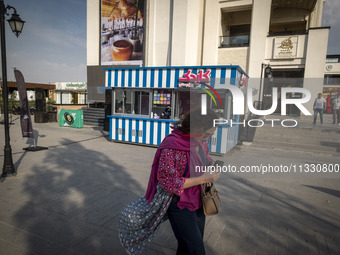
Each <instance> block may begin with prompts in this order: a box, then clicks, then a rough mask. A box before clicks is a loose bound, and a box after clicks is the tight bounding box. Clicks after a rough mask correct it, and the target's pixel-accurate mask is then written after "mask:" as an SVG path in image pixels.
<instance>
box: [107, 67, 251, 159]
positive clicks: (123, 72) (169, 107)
mask: <svg viewBox="0 0 340 255" xmlns="http://www.w3.org/2000/svg"><path fill="white" fill-rule="evenodd" d="M104 70H105V76H106V77H105V87H106V89H110V90H111V97H112V106H111V107H112V109H111V112H112V114H111V115H108V116H106V117H108V118H109V119H110V139H111V140H113V141H121V142H129V143H138V144H145V145H154V146H158V145H159V144H160V143H161V142H162V140H163V139H164V137H165V136H167V135H168V134H169V133H170V132H171V129H170V126H171V125H173V124H174V123H176V122H177V121H178V120H179V118H180V117H181V115H182V114H185V113H186V112H187V111H189V109H190V107H192V103H193V101H195V103H196V104H197V102H198V101H197V100H192V99H193V96H194V95H193V94H192V93H191V91H192V89H190V88H188V87H190V86H192V85H193V84H194V85H195V87H199V88H202V89H201V90H199V93H200V94H209V95H210V97H205V98H206V99H205V100H206V102H207V107H210V108H212V109H213V110H214V111H215V112H216V113H217V114H218V115H219V117H220V118H222V119H227V120H228V119H233V120H234V121H238V120H239V116H238V115H233V112H232V94H231V93H230V91H229V90H228V89H223V86H224V87H226V85H232V86H237V87H240V86H241V87H245V85H246V80H247V77H248V76H247V74H246V73H245V72H244V71H243V70H242V69H241V68H240V67H239V66H183V67H179V66H173V67H131V68H104ZM204 84H206V85H204ZM205 86H208V87H209V88H210V89H212V90H214V92H216V93H215V94H214V93H210V92H209V91H210V89H208V88H206V89H203V88H204V87H205ZM213 88H216V89H213ZM242 91H245V90H242ZM217 94H218V96H217ZM195 95H196V96H197V94H195ZM216 96H217V97H218V100H216ZM217 102H218V103H217ZM238 133H239V127H238V125H233V126H232V127H231V126H230V125H228V124H225V125H218V127H217V130H216V132H215V134H214V135H213V136H212V137H211V139H210V140H209V149H210V152H212V153H219V154H224V153H226V152H228V151H229V150H230V149H232V148H233V147H234V146H235V145H236V144H237V142H238Z"/></svg>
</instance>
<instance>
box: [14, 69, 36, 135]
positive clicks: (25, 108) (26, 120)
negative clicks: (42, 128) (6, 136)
mask: <svg viewBox="0 0 340 255" xmlns="http://www.w3.org/2000/svg"><path fill="white" fill-rule="evenodd" d="M14 75H15V79H16V81H17V86H18V92H19V99H20V124H21V131H22V137H29V138H34V132H33V128H32V121H31V112H30V107H29V105H28V99H27V91H26V84H25V80H24V76H23V75H22V73H21V72H20V71H19V70H14Z"/></svg>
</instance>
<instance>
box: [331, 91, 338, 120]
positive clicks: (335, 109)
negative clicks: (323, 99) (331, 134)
mask: <svg viewBox="0 0 340 255" xmlns="http://www.w3.org/2000/svg"><path fill="white" fill-rule="evenodd" d="M332 110H333V124H336V123H337V124H338V125H340V93H338V96H337V98H335V99H334V100H333V107H332Z"/></svg>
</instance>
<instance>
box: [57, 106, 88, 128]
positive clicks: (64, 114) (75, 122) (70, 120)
mask: <svg viewBox="0 0 340 255" xmlns="http://www.w3.org/2000/svg"><path fill="white" fill-rule="evenodd" d="M83 115H84V114H83V110H67V109H60V110H59V126H60V127H75V128H82V127H83Z"/></svg>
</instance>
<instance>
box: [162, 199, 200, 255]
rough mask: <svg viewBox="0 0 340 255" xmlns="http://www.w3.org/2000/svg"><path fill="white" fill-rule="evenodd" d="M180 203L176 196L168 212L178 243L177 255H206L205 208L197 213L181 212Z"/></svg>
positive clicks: (187, 210) (186, 210)
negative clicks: (204, 239) (204, 238)
mask: <svg viewBox="0 0 340 255" xmlns="http://www.w3.org/2000/svg"><path fill="white" fill-rule="evenodd" d="M178 201H179V197H177V196H174V198H173V199H172V202H171V204H170V206H169V209H168V211H167V214H168V217H169V220H170V224H171V227H172V230H173V231H174V234H175V236H176V239H177V242H178V247H177V253H176V255H205V248H204V243H203V234H204V225H205V215H204V212H203V207H201V208H200V209H198V210H197V211H190V210H189V209H187V208H184V209H182V210H181V209H179V208H178V207H177V202H178Z"/></svg>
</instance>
